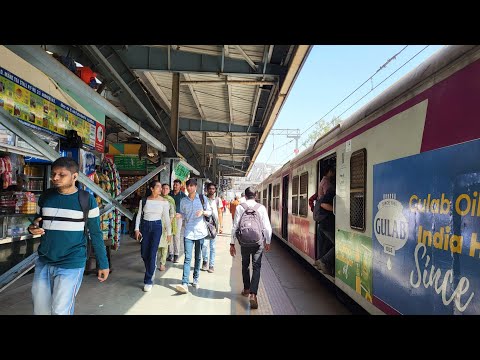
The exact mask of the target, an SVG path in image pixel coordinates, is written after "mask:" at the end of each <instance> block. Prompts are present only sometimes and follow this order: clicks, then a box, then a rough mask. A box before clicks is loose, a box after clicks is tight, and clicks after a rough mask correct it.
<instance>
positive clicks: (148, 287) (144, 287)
mask: <svg viewBox="0 0 480 360" xmlns="http://www.w3.org/2000/svg"><path fill="white" fill-rule="evenodd" d="M152 287H153V285H152V284H145V285H143V291H145V292H149V291H151V290H152Z"/></svg>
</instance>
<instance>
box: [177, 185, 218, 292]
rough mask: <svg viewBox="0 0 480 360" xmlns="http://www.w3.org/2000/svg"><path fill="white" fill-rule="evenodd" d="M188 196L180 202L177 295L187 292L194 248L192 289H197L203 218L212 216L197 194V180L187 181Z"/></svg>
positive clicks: (210, 209) (205, 229)
mask: <svg viewBox="0 0 480 360" xmlns="http://www.w3.org/2000/svg"><path fill="white" fill-rule="evenodd" d="M187 192H188V196H187V197H184V198H183V199H182V200H181V201H180V213H181V214H182V217H183V219H185V237H184V242H183V244H184V248H185V259H184V263H183V276H182V283H181V284H178V285H177V286H176V290H177V291H178V292H179V293H182V294H186V293H187V292H188V280H189V278H190V263H191V261H192V253H193V247H194V246H195V265H194V270H193V284H192V285H193V287H194V288H197V289H198V287H199V282H198V278H199V276H200V262H201V261H202V246H203V240H204V239H205V237H206V236H207V235H208V230H207V224H206V223H205V220H204V219H203V218H204V216H212V207H211V206H210V203H209V202H208V201H205V209H204V207H203V205H202V202H201V201H200V197H199V196H203V194H202V195H198V194H197V179H193V178H192V179H188V180H187Z"/></svg>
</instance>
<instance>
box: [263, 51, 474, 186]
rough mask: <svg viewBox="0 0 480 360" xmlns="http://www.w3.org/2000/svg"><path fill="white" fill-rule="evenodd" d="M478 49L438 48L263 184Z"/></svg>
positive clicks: (376, 115)
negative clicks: (289, 165)
mask: <svg viewBox="0 0 480 360" xmlns="http://www.w3.org/2000/svg"><path fill="white" fill-rule="evenodd" d="M476 48H477V49H478V48H479V46H477V45H449V46H446V47H445V48H443V49H440V50H438V51H437V52H436V53H434V54H433V55H431V56H430V57H429V58H428V59H426V60H425V61H424V62H422V63H421V64H420V65H418V66H417V67H416V68H414V69H413V70H411V71H409V72H408V73H407V74H405V75H404V76H402V77H401V78H400V79H399V80H397V81H396V82H395V83H393V84H392V85H390V86H389V87H388V88H387V89H385V90H384V91H383V92H382V93H380V94H379V95H378V96H376V97H375V98H374V99H372V100H371V101H369V102H368V103H367V104H366V105H364V106H362V107H361V108H360V109H358V110H357V111H355V112H354V113H353V114H352V115H350V116H349V117H348V118H347V119H345V120H344V121H342V122H341V123H340V124H338V125H337V126H335V127H334V128H333V129H331V130H330V131H328V132H327V133H325V134H323V135H322V136H321V137H320V138H318V139H317V141H315V142H314V143H313V144H312V145H310V146H309V147H308V148H306V149H305V150H303V151H302V152H301V153H299V154H298V155H297V156H295V157H294V158H293V159H291V160H289V161H288V162H287V163H285V164H284V165H283V166H282V167H281V168H279V169H278V170H276V171H275V172H274V173H272V174H270V175H269V176H268V177H267V178H266V179H265V180H263V181H262V183H264V182H270V179H274V178H276V177H277V176H278V174H282V173H283V171H284V169H285V168H286V167H287V165H288V164H290V163H292V164H294V163H296V162H298V161H300V160H302V159H303V157H304V156H305V155H307V154H309V153H311V152H312V151H313V150H314V149H318V148H321V147H323V146H325V145H326V144H327V143H328V142H330V141H331V140H333V139H335V138H336V137H337V136H338V135H339V134H341V133H343V132H345V131H346V130H348V129H349V128H351V127H352V126H354V125H355V124H357V123H358V122H360V121H361V120H364V119H366V118H367V117H369V116H372V115H375V118H376V117H378V116H379V114H376V113H377V112H378V111H379V110H380V109H381V108H383V107H387V106H388V105H390V104H392V103H393V102H394V100H396V99H398V98H399V97H400V96H402V95H403V94H404V93H406V92H407V91H410V90H411V89H412V88H414V87H416V86H418V85H420V83H422V82H423V81H424V80H426V79H428V78H429V77H430V76H431V75H432V74H434V73H436V72H438V71H440V70H441V69H443V68H444V67H445V66H447V65H449V64H450V63H451V62H453V61H455V60H456V59H458V58H459V57H461V56H462V55H464V54H466V53H467V52H469V51H471V50H474V49H476ZM372 120H373V118H372Z"/></svg>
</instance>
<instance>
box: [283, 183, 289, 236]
mask: <svg viewBox="0 0 480 360" xmlns="http://www.w3.org/2000/svg"><path fill="white" fill-rule="evenodd" d="M288 177H289V176H288V175H286V176H284V177H283V182H282V237H283V238H284V239H285V240H287V241H288Z"/></svg>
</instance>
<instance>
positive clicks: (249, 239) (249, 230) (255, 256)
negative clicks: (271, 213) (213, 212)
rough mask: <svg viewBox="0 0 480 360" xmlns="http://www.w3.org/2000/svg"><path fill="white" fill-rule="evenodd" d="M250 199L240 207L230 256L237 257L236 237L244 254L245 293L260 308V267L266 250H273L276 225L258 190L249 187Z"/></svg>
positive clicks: (234, 226)
mask: <svg viewBox="0 0 480 360" xmlns="http://www.w3.org/2000/svg"><path fill="white" fill-rule="evenodd" d="M245 197H246V201H245V202H244V203H242V204H240V206H238V207H237V209H236V211H235V218H234V220H233V225H232V239H231V241H230V255H232V256H235V255H236V253H237V251H236V249H235V239H236V240H237V241H238V243H239V244H240V249H241V254H242V277H243V290H242V295H243V296H250V307H251V308H252V309H257V308H258V299H257V291H258V284H259V283H260V268H261V265H262V254H263V249H265V251H269V250H270V241H271V238H272V226H271V225H270V220H269V219H268V214H267V209H265V206H263V205H262V204H259V203H257V202H256V201H255V190H254V189H253V188H252V187H248V188H247V189H246V190H245ZM250 257H252V267H253V272H252V277H251V278H250Z"/></svg>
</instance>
